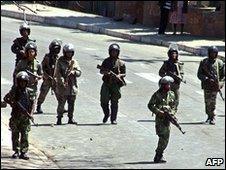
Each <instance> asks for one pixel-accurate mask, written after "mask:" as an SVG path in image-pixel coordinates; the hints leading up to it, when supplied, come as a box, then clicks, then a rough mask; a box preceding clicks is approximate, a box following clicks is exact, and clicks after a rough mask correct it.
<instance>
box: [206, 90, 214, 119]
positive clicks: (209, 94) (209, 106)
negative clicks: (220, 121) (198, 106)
mask: <svg viewBox="0 0 226 170" xmlns="http://www.w3.org/2000/svg"><path fill="white" fill-rule="evenodd" d="M216 99H217V91H211V90H204V100H205V110H206V114H207V115H208V117H209V118H213V117H214V116H215V114H216V113H215V110H216Z"/></svg>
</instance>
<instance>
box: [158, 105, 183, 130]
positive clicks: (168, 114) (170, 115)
mask: <svg viewBox="0 0 226 170" xmlns="http://www.w3.org/2000/svg"><path fill="white" fill-rule="evenodd" d="M162 111H163V112H164V113H165V115H166V117H167V119H168V120H169V121H170V122H171V123H172V124H174V125H175V126H176V127H177V128H178V129H179V130H180V131H181V132H182V134H185V132H184V131H183V130H182V128H181V126H180V125H179V123H178V122H177V118H176V117H175V116H174V115H172V114H170V109H169V108H168V107H166V106H163V107H162Z"/></svg>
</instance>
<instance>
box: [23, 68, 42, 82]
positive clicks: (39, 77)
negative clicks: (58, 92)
mask: <svg viewBox="0 0 226 170" xmlns="http://www.w3.org/2000/svg"><path fill="white" fill-rule="evenodd" d="M25 71H26V72H27V73H28V74H30V75H32V76H34V77H36V78H37V79H38V80H40V79H42V76H38V75H35V74H34V73H32V72H31V71H29V70H25Z"/></svg>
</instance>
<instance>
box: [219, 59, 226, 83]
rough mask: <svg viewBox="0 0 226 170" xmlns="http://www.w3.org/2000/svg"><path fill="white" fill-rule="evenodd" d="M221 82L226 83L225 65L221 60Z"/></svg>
mask: <svg viewBox="0 0 226 170" xmlns="http://www.w3.org/2000/svg"><path fill="white" fill-rule="evenodd" d="M219 81H221V82H222V81H225V64H224V63H223V61H221V60H220V62H219Z"/></svg>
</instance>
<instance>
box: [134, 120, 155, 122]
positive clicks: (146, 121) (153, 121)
mask: <svg viewBox="0 0 226 170" xmlns="http://www.w3.org/2000/svg"><path fill="white" fill-rule="evenodd" d="M137 122H155V120H137Z"/></svg>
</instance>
